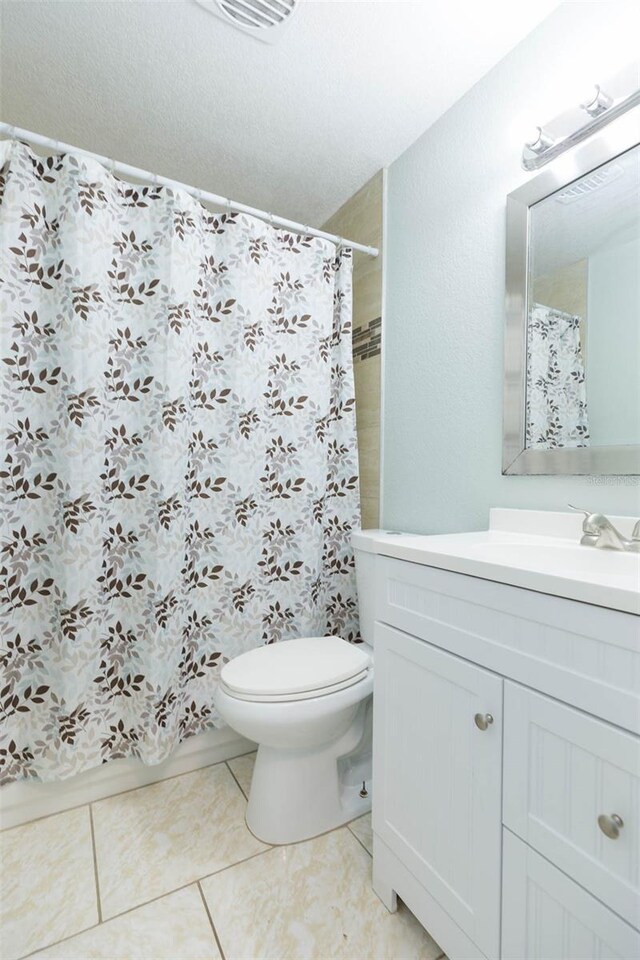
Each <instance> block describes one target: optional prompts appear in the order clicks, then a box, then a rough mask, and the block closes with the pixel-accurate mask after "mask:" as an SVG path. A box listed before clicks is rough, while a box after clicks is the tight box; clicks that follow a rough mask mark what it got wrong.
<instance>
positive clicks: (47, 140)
mask: <svg viewBox="0 0 640 960" xmlns="http://www.w3.org/2000/svg"><path fill="white" fill-rule="evenodd" d="M0 136H4V137H8V138H10V139H17V140H26V141H27V142H28V143H31V144H33V145H34V146H37V147H45V148H46V149H48V150H56V151H59V152H62V153H77V154H80V155H81V156H83V157H89V158H90V159H91V160H97V161H98V163H101V164H102V165H103V166H105V167H107V169H108V170H110V171H111V172H112V173H118V174H120V175H122V176H123V177H125V178H127V177H135V178H136V179H137V180H149V181H150V182H151V183H152V184H153V185H154V186H156V185H158V186H163V187H170V188H171V189H172V190H184V191H185V193H189V194H191V196H192V197H195V199H196V200H199V201H200V202H202V201H206V202H207V203H212V204H213V205H214V206H217V207H226V209H227V210H234V211H237V212H238V213H248V214H250V215H251V216H253V217H259V218H260V219H261V220H266V221H268V223H270V224H271V226H274V227H286V228H287V229H289V230H295V231H296V232H298V233H307V234H309V235H310V236H312V237H320V239H322V240H330V241H331V242H332V243H335V244H337V246H345V247H350V248H351V249H352V250H359V251H360V252H361V253H366V255H367V256H369V257H377V256H378V248H377V247H367V246H364V244H362V243H354V242H353V241H351V240H346V239H345V238H344V237H339V236H337V234H334V233H325V231H324V230H316V228H315V227H309V226H307V224H304V223H296V221H295V220H287V219H286V218H285V217H278V216H276V215H275V214H273V213H268V212H267V211H266V210H258V209H257V207H249V206H247V204H246V203H236V201H235V200H229V199H228V198H227V197H220V196H218V195H217V194H215V193H209V192H208V191H207V190H198V189H197V188H196V187H190V186H189V185H188V184H186V183H181V182H180V181H179V180H170V179H169V178H168V177H161V176H159V175H158V174H156V173H150V172H149V171H148V170H141V169H139V168H138V167H132V166H130V165H129V164H128V163H120V162H119V161H117V160H112V159H111V158H109V157H102V156H100V155H99V154H97V153H92V152H91V151H90V150H84V149H83V148H82V147H74V146H71V145H70V144H68V143H63V142H62V141H61V140H52V139H51V137H43V136H42V135H41V134H39V133H33V132H32V131H31V130H23V129H22V128H21V127H14V126H12V125H11V124H9V123H1V122H0Z"/></svg>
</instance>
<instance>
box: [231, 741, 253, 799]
mask: <svg viewBox="0 0 640 960" xmlns="http://www.w3.org/2000/svg"><path fill="white" fill-rule="evenodd" d="M255 762H256V754H255V751H254V752H253V753H247V754H245V755H244V756H243V757H235V758H234V759H233V760H227V764H228V765H229V767H230V768H231V772H232V773H233V775H234V777H235V778H236V780H237V781H238V783H239V784H240V789H241V790H242V792H243V793H244V795H245V797H246V798H247V800H248V799H249V790H250V789H251V778H252V776H253V767H254V764H255Z"/></svg>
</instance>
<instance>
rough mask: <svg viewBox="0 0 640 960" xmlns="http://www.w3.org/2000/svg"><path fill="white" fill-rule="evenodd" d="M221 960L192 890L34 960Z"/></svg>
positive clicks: (111, 922) (197, 895) (196, 893)
mask: <svg viewBox="0 0 640 960" xmlns="http://www.w3.org/2000/svg"><path fill="white" fill-rule="evenodd" d="M88 957H91V960H114V958H124V957H145V958H149V960H151V958H153V960H175V958H176V957H179V958H180V960H219V958H220V951H219V950H218V945H217V944H216V940H215V936H214V934H213V929H212V927H211V924H210V922H209V918H208V916H207V911H206V908H205V906H204V903H203V901H202V897H201V895H200V891H199V889H198V887H197V886H196V885H195V884H194V885H193V886H190V887H186V888H185V889H184V890H178V891H176V893H171V894H169V895H168V896H166V897H161V898H160V899H159V900H154V901H153V903H147V904H146V905H145V906H144V907H138V908H137V909H136V910H131V911H130V912H129V913H125V914H123V916H121V917H116V918H115V919H114V920H107V922H106V923H103V924H101V925H100V926H99V927H94V928H93V929H92V930H88V931H87V932H86V933H80V934H78V936H76V937H71V939H70V940H65V941H64V943H59V944H57V945H56V946H55V947H50V948H49V949H48V950H42V951H41V952H39V953H36V954H34V955H33V957H32V958H30V960H36V958H37V960H87V958H88Z"/></svg>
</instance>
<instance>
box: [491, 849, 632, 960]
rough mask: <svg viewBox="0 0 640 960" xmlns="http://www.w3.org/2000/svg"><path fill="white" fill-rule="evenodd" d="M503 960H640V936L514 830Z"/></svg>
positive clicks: (507, 863) (506, 878)
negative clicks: (533, 848) (519, 836)
mask: <svg viewBox="0 0 640 960" xmlns="http://www.w3.org/2000/svg"><path fill="white" fill-rule="evenodd" d="M503 856H504V861H503V891H504V892H503V900H502V960H638V957H640V934H639V933H638V931H637V930H634V929H633V927H631V926H629V924H628V923H625V922H624V920H622V919H621V918H620V917H619V916H617V914H615V913H614V912H613V911H612V910H609V909H608V908H607V907H605V906H604V904H602V903H600V901H599V900H596V898H595V897H592V896H591V895H590V894H589V893H587V892H586V890H583V888H582V887H580V886H579V885H578V884H577V883H575V882H574V881H573V880H571V879H570V878H569V877H567V876H566V875H565V874H564V873H562V871H560V870H558V868H557V867H554V866H553V865H552V864H551V863H549V861H548V860H545V859H544V857H541V856H540V854H539V853H536V852H535V850H532V848H531V847H529V846H527V844H526V843H523V842H522V840H520V839H519V838H518V837H516V836H514V835H513V834H512V833H511V832H510V831H509V830H505V831H504V846H503Z"/></svg>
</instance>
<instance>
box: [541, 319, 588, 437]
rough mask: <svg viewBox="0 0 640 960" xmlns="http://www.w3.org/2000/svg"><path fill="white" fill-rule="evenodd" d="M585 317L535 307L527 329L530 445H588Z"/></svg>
mask: <svg viewBox="0 0 640 960" xmlns="http://www.w3.org/2000/svg"><path fill="white" fill-rule="evenodd" d="M580 326H581V323H580V317H578V316H574V315H572V314H570V313H564V312H563V311H561V310H554V309H553V308H552V307H546V306H544V304H541V303H535V304H534V305H533V307H532V309H531V313H530V317H529V325H528V329H527V402H526V444H527V447H530V448H534V449H535V448H538V449H541V450H550V449H554V448H557V447H587V446H589V420H588V417H587V395H586V380H585V369H584V360H583V355H582V346H581V343H580Z"/></svg>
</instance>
